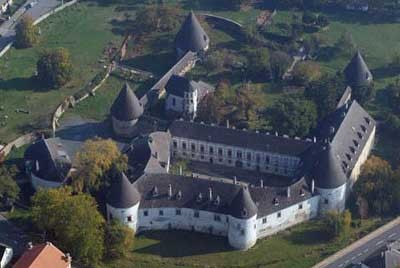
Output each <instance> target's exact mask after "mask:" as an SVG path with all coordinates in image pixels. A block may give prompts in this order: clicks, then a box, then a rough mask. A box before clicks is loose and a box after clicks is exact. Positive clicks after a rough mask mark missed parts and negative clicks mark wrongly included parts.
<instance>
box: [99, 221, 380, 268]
mask: <svg viewBox="0 0 400 268" xmlns="http://www.w3.org/2000/svg"><path fill="white" fill-rule="evenodd" d="M381 223H382V222H381V221H380V220H377V219H372V220H368V221H364V222H363V224H362V226H361V227H360V228H357V229H352V232H351V234H350V236H349V237H350V239H349V240H346V239H343V240H340V241H327V240H326V239H325V234H324V233H323V232H322V231H321V225H320V223H319V222H316V221H311V222H308V223H304V224H300V225H298V226H295V227H293V228H290V229H289V230H286V231H284V232H281V233H279V234H277V235H274V236H272V237H269V238H266V239H262V240H260V241H258V242H257V244H256V245H255V246H254V247H253V248H251V249H250V250H249V251H246V252H244V251H234V250H232V249H231V248H230V247H229V245H228V243H227V240H226V238H224V237H215V236H209V235H206V234H198V233H192V232H178V231H177V232H174V231H173V232H151V233H146V234H144V235H140V236H138V237H137V238H136V240H135V246H134V250H133V252H132V253H131V254H130V255H129V256H128V257H127V258H125V259H120V260H118V261H114V262H109V263H107V264H106V265H105V267H107V268H117V267H121V268H124V267H126V268H128V267H131V266H132V264H134V265H135V267H167V268H172V267H271V268H287V267H296V268H308V267H310V266H312V265H313V264H315V263H317V262H318V261H320V260H321V259H323V258H325V257H327V256H328V255H330V254H332V253H334V252H336V251H337V250H338V249H340V248H342V247H343V246H345V245H346V244H348V243H349V242H350V241H352V240H354V239H356V238H358V237H360V236H362V235H365V233H366V232H368V231H370V230H372V229H375V228H376V227H377V226H378V225H380V224H381Z"/></svg>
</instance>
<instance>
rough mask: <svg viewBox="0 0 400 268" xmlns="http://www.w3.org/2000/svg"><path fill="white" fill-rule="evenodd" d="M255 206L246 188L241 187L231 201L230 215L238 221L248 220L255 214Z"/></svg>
mask: <svg viewBox="0 0 400 268" xmlns="http://www.w3.org/2000/svg"><path fill="white" fill-rule="evenodd" d="M257 211H258V210H257V206H256V204H254V201H253V199H252V198H251V195H250V192H249V190H248V189H247V187H242V188H241V189H240V190H239V192H238V193H237V194H236V196H235V198H234V199H233V200H232V203H231V205H230V215H232V216H233V217H235V218H238V219H249V218H251V217H253V216H254V215H256V214H257Z"/></svg>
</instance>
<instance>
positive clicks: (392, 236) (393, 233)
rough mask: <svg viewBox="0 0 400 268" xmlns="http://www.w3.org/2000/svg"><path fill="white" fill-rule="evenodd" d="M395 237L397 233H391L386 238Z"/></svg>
mask: <svg viewBox="0 0 400 268" xmlns="http://www.w3.org/2000/svg"><path fill="white" fill-rule="evenodd" d="M395 235H397V233H393V234H391V235H389V236H388V238H392V237H393V236H395Z"/></svg>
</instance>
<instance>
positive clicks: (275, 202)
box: [272, 197, 279, 206]
mask: <svg viewBox="0 0 400 268" xmlns="http://www.w3.org/2000/svg"><path fill="white" fill-rule="evenodd" d="M272 203H273V204H274V205H275V206H279V200H278V198H276V197H275V198H274V199H273V200H272Z"/></svg>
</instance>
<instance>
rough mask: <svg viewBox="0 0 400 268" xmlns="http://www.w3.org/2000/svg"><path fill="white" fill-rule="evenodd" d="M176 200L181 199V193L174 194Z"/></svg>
mask: <svg viewBox="0 0 400 268" xmlns="http://www.w3.org/2000/svg"><path fill="white" fill-rule="evenodd" d="M176 199H178V200H180V199H182V191H178V193H177V194H176Z"/></svg>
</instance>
